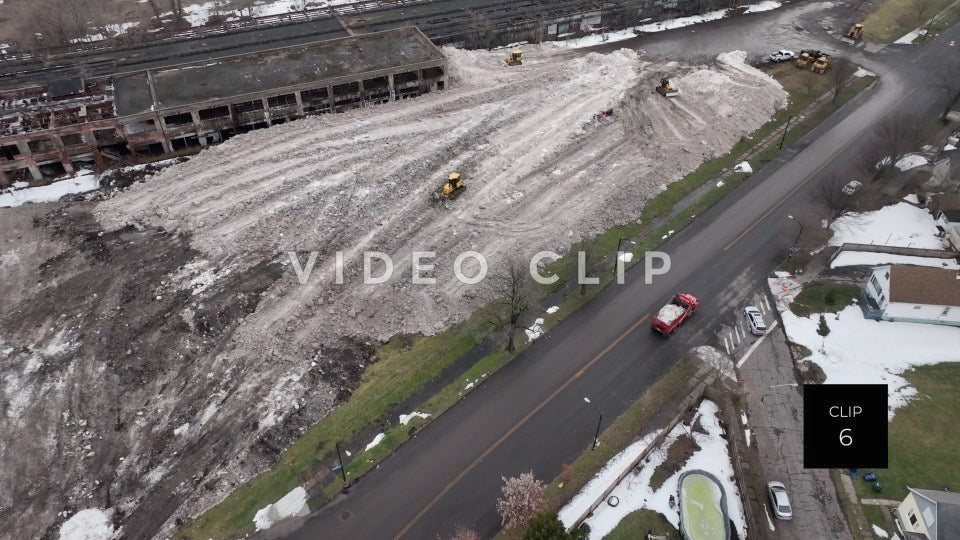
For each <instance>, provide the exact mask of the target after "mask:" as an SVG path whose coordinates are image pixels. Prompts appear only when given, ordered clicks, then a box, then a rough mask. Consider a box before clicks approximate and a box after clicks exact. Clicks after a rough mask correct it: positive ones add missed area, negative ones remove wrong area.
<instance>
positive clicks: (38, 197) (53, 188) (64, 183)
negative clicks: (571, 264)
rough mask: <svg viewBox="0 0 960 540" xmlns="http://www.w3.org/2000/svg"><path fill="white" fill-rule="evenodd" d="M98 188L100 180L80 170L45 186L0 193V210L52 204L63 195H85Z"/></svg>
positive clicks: (90, 173)
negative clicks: (72, 175) (74, 174)
mask: <svg viewBox="0 0 960 540" xmlns="http://www.w3.org/2000/svg"><path fill="white" fill-rule="evenodd" d="M99 187H100V179H99V178H98V177H97V175H95V174H94V173H92V172H90V171H88V170H81V171H79V172H78V173H77V175H76V176H74V177H73V178H66V179H64V180H60V181H57V182H54V183H52V184H50V185H47V186H39V187H33V188H24V189H18V190H12V191H5V192H3V193H0V208H9V207H14V206H20V205H22V204H25V203H42V202H54V201H58V200H60V197H63V196H64V195H70V194H73V193H86V192H88V191H93V190H95V189H97V188H99Z"/></svg>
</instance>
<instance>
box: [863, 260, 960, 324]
mask: <svg viewBox="0 0 960 540" xmlns="http://www.w3.org/2000/svg"><path fill="white" fill-rule="evenodd" d="M861 305H862V306H863V310H864V315H865V316H866V317H867V318H868V319H876V320H884V321H903V322H915V323H927V324H945V325H949V326H960V272H958V271H957V270H948V269H945V268H931V267H925V266H908V265H888V266H878V267H876V268H875V269H874V270H873V273H872V274H871V275H870V278H869V279H868V280H867V284H866V287H865V288H864V291H863V296H862V303H861Z"/></svg>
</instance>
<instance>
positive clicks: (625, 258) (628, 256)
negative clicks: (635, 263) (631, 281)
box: [617, 251, 633, 263]
mask: <svg viewBox="0 0 960 540" xmlns="http://www.w3.org/2000/svg"><path fill="white" fill-rule="evenodd" d="M617 258H618V259H620V260H621V261H623V262H625V263H628V262H630V261H632V260H633V253H631V252H629V251H624V252H623V253H621V254H620V255H618V256H617Z"/></svg>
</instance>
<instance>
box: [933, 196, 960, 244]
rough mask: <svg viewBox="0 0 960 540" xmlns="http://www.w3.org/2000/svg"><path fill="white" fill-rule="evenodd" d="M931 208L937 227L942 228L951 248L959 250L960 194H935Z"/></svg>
mask: <svg viewBox="0 0 960 540" xmlns="http://www.w3.org/2000/svg"><path fill="white" fill-rule="evenodd" d="M931 210H932V211H933V217H934V219H936V221H937V228H938V229H943V232H944V235H945V236H946V237H947V239H948V240H949V241H950V244H952V245H953V248H954V249H958V250H960V196H957V195H937V196H936V199H935V200H934V203H933V207H932V208H931Z"/></svg>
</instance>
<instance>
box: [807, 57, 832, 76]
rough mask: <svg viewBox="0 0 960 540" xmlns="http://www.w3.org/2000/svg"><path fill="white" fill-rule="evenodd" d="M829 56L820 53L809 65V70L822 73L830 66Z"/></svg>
mask: <svg viewBox="0 0 960 540" xmlns="http://www.w3.org/2000/svg"><path fill="white" fill-rule="evenodd" d="M829 60H830V57H828V56H827V55H825V54H824V55H822V56H820V58H817V61H816V62H814V63H813V65H812V66H810V71H812V72H814V73H823V72H824V71H826V70H827V68H829V67H830V61H829Z"/></svg>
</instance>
